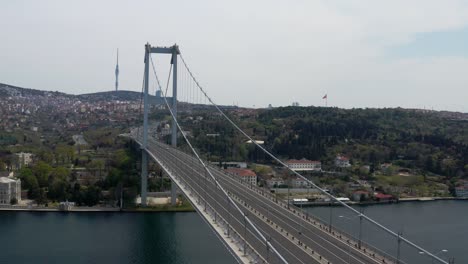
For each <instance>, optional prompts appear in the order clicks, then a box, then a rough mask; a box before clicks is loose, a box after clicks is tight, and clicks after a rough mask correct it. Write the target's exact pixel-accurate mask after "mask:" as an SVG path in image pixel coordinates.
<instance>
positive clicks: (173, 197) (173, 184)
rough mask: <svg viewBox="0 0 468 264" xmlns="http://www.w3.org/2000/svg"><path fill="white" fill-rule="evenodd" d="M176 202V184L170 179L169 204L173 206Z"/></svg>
mask: <svg viewBox="0 0 468 264" xmlns="http://www.w3.org/2000/svg"><path fill="white" fill-rule="evenodd" d="M176 203H177V184H175V182H174V181H171V205H172V206H175V205H176Z"/></svg>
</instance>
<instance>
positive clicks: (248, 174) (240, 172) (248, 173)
mask: <svg viewBox="0 0 468 264" xmlns="http://www.w3.org/2000/svg"><path fill="white" fill-rule="evenodd" d="M226 171H227V172H228V173H231V174H233V175H236V176H238V177H240V178H241V180H242V181H243V182H246V183H250V184H252V185H257V174H255V172H254V171H252V170H249V169H239V168H228V169H226Z"/></svg>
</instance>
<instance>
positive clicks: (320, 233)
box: [147, 139, 391, 264]
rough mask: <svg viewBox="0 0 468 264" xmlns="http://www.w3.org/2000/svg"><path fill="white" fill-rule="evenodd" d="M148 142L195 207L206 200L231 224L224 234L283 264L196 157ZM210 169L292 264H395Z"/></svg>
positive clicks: (264, 258)
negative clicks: (189, 194)
mask: <svg viewBox="0 0 468 264" xmlns="http://www.w3.org/2000/svg"><path fill="white" fill-rule="evenodd" d="M148 143H149V145H148V149H147V151H148V152H149V153H150V154H151V156H153V157H154V158H156V159H157V161H158V162H159V163H162V164H160V165H164V167H165V168H167V169H168V170H169V171H170V172H171V174H172V175H177V176H176V177H180V179H183V183H184V184H186V185H187V186H188V189H187V190H190V191H191V192H194V193H195V194H196V195H195V196H197V195H199V196H200V197H201V200H200V201H198V198H197V201H193V200H192V202H198V205H197V206H201V207H203V208H204V207H205V202H206V204H207V207H208V210H211V211H212V212H214V217H215V219H216V218H219V219H220V220H222V219H224V221H219V223H222V222H223V223H224V224H225V222H226V221H227V222H229V224H230V226H229V228H228V227H227V225H226V226H224V230H225V233H226V231H227V230H232V231H234V234H237V235H238V236H241V237H245V238H246V240H247V243H248V245H249V246H250V248H251V249H252V251H255V254H258V255H259V257H258V258H256V260H255V261H256V262H263V261H266V262H268V263H281V261H280V260H279V258H277V257H276V256H275V255H274V254H273V253H272V252H271V251H270V250H268V248H267V247H266V245H265V243H264V241H262V240H260V239H259V238H257V236H256V234H255V232H254V231H253V230H251V228H249V227H247V229H246V230H244V217H243V215H241V214H240V213H238V212H237V211H236V210H234V207H233V206H232V205H230V204H229V202H228V200H227V199H226V197H225V196H224V194H223V193H222V192H221V190H220V189H219V188H218V187H216V185H215V183H214V181H212V180H211V179H210V177H206V175H207V173H206V172H205V170H204V168H203V166H202V165H201V164H200V163H199V162H198V160H196V158H194V157H192V156H191V155H188V154H186V153H184V152H181V151H179V150H177V149H174V148H172V147H169V146H168V145H165V144H162V143H160V142H157V141H155V140H152V139H150V140H149V141H148ZM211 172H212V173H213V175H214V176H215V177H216V179H217V181H218V182H219V183H220V185H221V186H222V187H223V188H224V189H225V190H227V191H228V192H229V194H230V196H231V197H233V198H234V200H235V201H236V203H237V204H238V205H239V206H241V208H243V210H244V212H246V213H247V214H248V217H249V219H251V220H252V221H253V222H254V224H255V225H256V226H257V227H258V228H259V229H260V230H261V232H262V233H263V234H264V235H265V236H266V237H269V238H270V242H271V244H272V245H273V246H274V247H275V248H276V249H277V250H278V251H279V252H280V253H281V255H282V256H283V257H284V258H285V259H286V260H287V261H288V262H289V263H356V264H363V263H391V262H390V261H389V260H388V259H385V262H383V261H382V259H383V258H382V257H381V256H379V255H376V254H375V253H372V252H371V251H370V250H368V249H366V250H364V249H361V250H359V249H357V248H356V247H355V246H350V244H349V243H353V242H352V241H349V242H348V239H346V238H345V237H343V236H341V237H340V235H339V234H338V233H329V232H328V231H327V227H326V225H325V224H323V223H320V222H318V221H317V220H315V219H312V218H310V217H308V216H307V215H305V214H303V213H302V212H300V211H299V210H298V209H297V208H295V207H294V206H291V208H288V206H287V205H286V204H285V203H283V202H281V201H277V200H275V198H274V197H273V196H272V195H271V194H270V193H269V192H264V191H263V190H260V189H258V188H256V187H255V186H249V185H247V184H244V183H242V182H239V181H238V178H237V177H233V176H232V175H229V174H227V173H225V172H224V171H222V170H220V169H218V168H214V167H211ZM197 197H198V196H197ZM192 199H193V197H192ZM219 223H217V224H218V225H219ZM212 224H214V223H212ZM232 231H231V232H232ZM221 238H222V237H221ZM222 239H225V240H226V238H222ZM242 239H243V238H241V240H242ZM233 245H237V246H233ZM228 246H230V247H231V248H233V247H234V248H233V252H234V253H236V254H237V255H238V256H242V255H243V253H242V252H240V251H239V250H242V247H243V242H239V241H238V243H237V244H235V243H234V244H233V243H231V244H228ZM236 247H237V248H236ZM250 253H252V252H250ZM241 261H243V260H241ZM250 261H252V260H250Z"/></svg>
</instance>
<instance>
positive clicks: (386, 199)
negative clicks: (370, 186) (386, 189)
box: [374, 193, 394, 202]
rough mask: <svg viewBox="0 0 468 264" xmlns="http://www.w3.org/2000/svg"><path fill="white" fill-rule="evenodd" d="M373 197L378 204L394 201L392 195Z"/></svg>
mask: <svg viewBox="0 0 468 264" xmlns="http://www.w3.org/2000/svg"><path fill="white" fill-rule="evenodd" d="M374 197H375V199H376V200H377V201H379V202H389V201H392V200H394V198H393V195H390V194H383V193H375V194H374Z"/></svg>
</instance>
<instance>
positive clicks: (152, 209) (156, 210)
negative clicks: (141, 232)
mask: <svg viewBox="0 0 468 264" xmlns="http://www.w3.org/2000/svg"><path fill="white" fill-rule="evenodd" d="M435 201H468V198H462V197H412V198H401V199H399V200H392V201H380V202H377V201H369V202H352V201H351V202H347V203H346V204H348V205H351V206H353V205H357V206H368V205H369V206H370V205H382V204H398V203H408V202H414V203H420V202H421V203H424V202H435ZM285 202H287V201H285ZM292 205H294V206H297V207H301V206H302V207H321V206H340V204H337V203H330V202H310V203H303V204H302V205H301V204H292ZM1 212H55V213H109V212H112V213H115V212H121V213H191V212H196V211H195V210H194V209H193V208H191V207H190V208H189V207H183V208H177V207H166V208H161V207H159V208H158V207H148V208H142V207H136V208H123V209H120V208H112V207H82V208H80V207H75V208H72V209H70V210H60V209H59V208H53V207H50V208H47V207H39V208H35V207H28V208H26V207H24V206H21V207H19V206H18V207H17V206H8V207H2V206H0V213H1Z"/></svg>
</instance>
